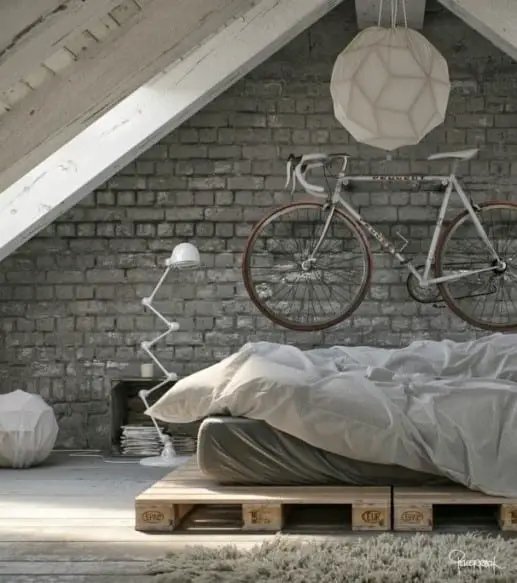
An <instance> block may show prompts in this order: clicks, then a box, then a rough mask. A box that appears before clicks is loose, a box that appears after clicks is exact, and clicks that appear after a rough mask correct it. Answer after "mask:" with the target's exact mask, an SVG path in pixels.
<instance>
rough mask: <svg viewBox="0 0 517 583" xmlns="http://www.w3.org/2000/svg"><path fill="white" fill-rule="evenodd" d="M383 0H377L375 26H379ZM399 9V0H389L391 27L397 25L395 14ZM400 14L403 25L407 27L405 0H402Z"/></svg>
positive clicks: (396, 14)
mask: <svg viewBox="0 0 517 583" xmlns="http://www.w3.org/2000/svg"><path fill="white" fill-rule="evenodd" d="M383 4H384V0H380V2H379V14H378V17H377V26H379V27H380V26H381V22H382V8H383ZM398 9H399V0H390V11H391V28H396V26H397V16H398ZM402 15H403V18H404V27H405V28H407V27H408V26H407V12H406V0H402Z"/></svg>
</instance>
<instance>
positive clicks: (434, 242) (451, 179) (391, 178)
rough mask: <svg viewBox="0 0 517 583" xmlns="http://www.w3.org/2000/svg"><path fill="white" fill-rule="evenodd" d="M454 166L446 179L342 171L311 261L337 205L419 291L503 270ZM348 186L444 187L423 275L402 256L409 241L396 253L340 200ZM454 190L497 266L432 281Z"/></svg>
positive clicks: (386, 241)
mask: <svg viewBox="0 0 517 583" xmlns="http://www.w3.org/2000/svg"><path fill="white" fill-rule="evenodd" d="M456 165H457V163H456V164H455V165H454V169H453V170H452V172H451V174H449V175H448V176H445V175H444V176H425V175H409V176H407V175H389V174H388V175H377V176H359V175H357V176H354V175H347V174H345V172H344V171H341V172H340V174H339V176H338V179H337V182H336V187H335V189H334V193H333V194H332V195H331V196H329V203H328V204H329V205H330V213H329V216H328V217H327V220H326V222H325V225H324V227H323V232H322V234H321V237H320V239H319V241H318V243H317V244H316V247H315V248H314V250H313V252H312V254H311V257H312V256H313V255H315V254H316V252H317V251H318V249H319V247H320V245H321V243H322V242H323V240H324V239H325V236H326V234H327V231H328V228H329V226H330V223H331V221H332V217H333V215H334V210H335V208H336V206H337V205H338V204H340V205H341V206H343V208H344V209H345V210H346V211H347V213H348V214H349V215H350V217H352V218H353V219H354V220H355V221H356V222H357V223H359V224H360V225H361V226H362V227H363V229H365V230H366V231H367V232H368V233H369V234H370V235H371V236H372V237H374V239H376V240H377V241H378V243H379V244H380V246H381V248H382V249H383V251H385V252H387V253H389V254H390V255H391V256H392V257H394V258H395V259H397V261H399V262H400V263H401V264H402V265H405V267H406V268H407V269H408V270H409V271H410V272H411V273H412V274H413V275H414V276H415V277H416V279H417V280H418V282H419V285H421V286H422V287H427V286H429V285H435V284H439V283H444V282H447V281H455V280H458V279H461V278H464V277H467V276H469V275H475V274H479V273H484V272H487V271H494V270H495V269H498V268H500V267H503V266H504V264H503V262H502V261H501V260H500V258H499V256H498V254H497V252H496V250H495V249H494V246H493V245H492V243H491V242H490V240H489V238H488V236H487V234H486V232H485V230H484V228H483V225H482V224H481V222H480V220H479V218H478V216H477V214H476V211H475V209H474V207H473V206H472V204H471V202H470V200H469V198H468V197H467V195H466V193H465V191H464V190H463V188H462V187H461V184H460V183H459V181H458V179H457V178H456V175H455V169H456ZM344 167H346V163H345V165H344ZM351 182H417V183H430V182H434V183H436V182H440V183H441V184H442V185H443V186H446V189H445V193H444V197H443V201H442V204H441V207H440V210H439V213H438V217H437V219H436V223H435V228H434V232H433V236H432V239H431V244H430V246H429V251H428V253H427V257H426V260H425V265H424V272H423V275H421V274H420V273H418V271H417V269H416V268H415V266H414V264H413V262H412V260H411V259H408V258H406V257H405V256H404V255H403V254H402V251H403V249H404V248H405V247H406V245H407V244H408V243H409V241H407V240H406V239H404V237H402V236H401V238H402V239H404V240H405V245H403V247H402V248H401V249H399V250H397V249H396V248H395V245H394V244H393V242H392V241H390V240H389V239H388V238H387V237H385V236H384V235H383V234H382V233H380V232H379V231H378V230H377V229H376V228H375V227H373V225H371V224H370V223H369V222H368V221H366V220H365V219H363V217H362V216H361V214H360V213H359V212H358V211H356V210H355V209H354V207H353V206H352V205H351V204H350V203H348V202H347V201H346V200H344V199H343V196H342V195H341V190H342V188H343V186H347V185H348V184H349V183H351ZM453 190H454V191H455V192H456V193H457V194H458V196H459V197H460V199H461V201H462V203H463V206H464V207H465V209H466V210H467V212H468V213H469V215H470V217H471V219H472V222H473V223H474V226H475V228H476V231H477V232H478V235H479V237H480V238H481V240H482V241H483V243H484V244H485V245H486V246H487V248H488V250H489V251H490V254H491V255H492V257H493V259H494V262H495V263H496V265H494V266H491V267H485V268H482V269H475V270H459V271H455V272H453V273H451V274H450V275H445V276H442V277H434V278H433V277H430V273H431V269H432V264H433V260H434V257H435V252H436V249H437V247H438V242H439V238H440V233H441V230H442V225H443V222H444V220H445V214H446V212H447V209H448V206H449V201H450V197H451V194H452V191H453Z"/></svg>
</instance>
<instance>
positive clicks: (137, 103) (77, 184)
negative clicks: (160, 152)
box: [0, 0, 341, 260]
mask: <svg viewBox="0 0 517 583" xmlns="http://www.w3.org/2000/svg"><path fill="white" fill-rule="evenodd" d="M340 2H341V0H333V1H329V0H262V1H261V2H259V3H257V4H256V5H255V6H254V7H253V8H252V9H251V10H249V11H248V12H247V13H246V14H245V15H244V16H243V17H240V18H238V19H235V20H234V21H233V22H231V23H230V24H229V25H228V26H226V27H225V28H224V29H222V30H220V31H219V32H218V33H217V34H215V35H213V36H212V37H211V38H210V39H209V40H208V41H207V42H205V43H204V44H203V45H202V46H200V47H199V48H197V49H196V50H194V51H192V52H191V53H190V54H189V55H188V56H186V57H185V58H183V59H181V60H179V61H177V62H176V63H174V64H173V65H171V66H170V67H169V68H168V69H166V70H164V71H163V72H162V73H161V74H159V75H157V76H156V77H155V78H154V79H152V80H151V81H150V82H148V83H146V84H145V85H144V86H142V87H141V88H140V89H138V90H137V91H135V92H134V93H132V94H131V95H130V96H128V97H127V98H126V99H124V100H123V101H122V102H121V103H119V104H118V105H116V106H115V107H114V108H113V109H111V110H110V111H109V112H107V113H106V114H104V115H103V116H102V117H101V118H99V119H98V120H97V121H95V122H94V123H92V124H91V125H90V126H89V127H88V128H86V129H85V130H84V131H82V132H81V133H80V134H79V135H77V136H76V137H75V138H74V139H72V140H71V141H70V142H69V143H67V144H66V145H65V146H63V147H62V148H60V149H59V150H58V151H56V152H55V153H53V154H52V155H51V156H49V157H48V158H47V159H46V160H44V161H43V162H42V163H40V164H39V165H38V166H36V167H35V168H34V169H33V170H31V171H30V172H29V173H28V174H26V175H25V176H23V177H22V178H21V179H20V180H18V181H17V182H16V183H14V184H13V185H12V186H10V187H9V188H7V190H5V191H4V192H3V193H2V194H1V195H0V260H1V259H3V258H5V257H6V256H7V255H9V254H10V253H12V252H13V251H14V250H15V249H17V248H18V247H19V246H20V245H22V244H23V243H25V242H26V241H27V240H29V239H30V238H31V237H33V236H34V235H35V234H36V233H37V232H38V231H39V230H40V229H42V228H44V227H46V226H47V225H49V224H50V223H51V222H52V221H54V220H55V219H56V218H57V217H58V216H60V215H61V214H62V213H64V212H65V211H67V210H68V209H69V208H71V207H72V206H74V205H75V204H76V203H77V202H78V201H80V200H81V199H82V198H83V197H84V196H86V195H87V194H89V193H90V192H91V191H92V190H93V189H95V188H96V187H98V186H100V185H101V184H103V183H104V182H105V181H106V180H107V179H108V178H110V177H111V176H112V175H114V174H115V173H116V172H118V171H119V170H121V169H122V168H124V167H125V166H126V165H127V164H128V163H129V162H131V161H132V160H134V159H135V158H136V157H138V156H139V155H140V154H141V153H142V152H144V151H146V150H147V149H148V148H149V147H150V146H151V145H153V144H154V143H156V142H157V141H159V140H160V139H161V138H163V137H164V136H166V135H167V134H168V133H170V132H171V131H172V130H174V129H175V128H177V127H178V126H179V125H180V124H181V123H183V122H184V121H185V120H187V119H188V118H189V117H191V116H192V115H193V114H194V113H196V112H197V111H199V110H200V109H201V108H202V107H204V106H205V105H206V104H207V103H209V102H210V101H212V100H213V99H214V98H215V97H216V96H218V95H219V94H221V93H222V92H223V91H225V90H226V89H227V88H228V87H230V86H231V85H233V84H234V83H235V82H236V81H237V80H238V79H240V78H241V77H242V76H243V75H245V74H246V73H248V72H249V71H251V70H252V69H253V68H255V67H256V66H257V65H259V64H260V63H261V62H263V61H264V60H265V59H267V58H268V57H270V56H271V55H272V54H273V53H275V52H276V51H277V50H278V49H279V48H281V47H282V46H284V45H285V44H286V43H288V42H289V41H290V40H292V39H293V38H294V37H295V36H297V35H298V34H299V33H300V32H302V31H303V30H304V29H306V28H307V27H309V26H311V25H312V24H313V23H314V22H316V21H317V20H318V19H319V18H321V17H322V16H323V15H324V14H326V13H327V12H328V11H330V10H331V9H332V8H334V7H335V6H336V5H337V4H339V3H340Z"/></svg>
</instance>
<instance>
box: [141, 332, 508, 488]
mask: <svg viewBox="0 0 517 583" xmlns="http://www.w3.org/2000/svg"><path fill="white" fill-rule="evenodd" d="M147 412H148V413H150V414H152V415H154V416H155V417H157V418H159V419H162V420H164V421H167V422H176V423H178V422H179V423H183V422H185V423H186V422H190V421H193V420H196V419H202V418H204V417H207V416H210V415H217V414H230V415H233V416H242V417H249V418H252V419H262V420H264V421H266V422H267V423H269V424H270V425H272V426H273V427H275V428H277V429H279V430H281V431H284V432H285V433H288V434H290V435H293V436H295V437H297V438H299V439H302V440H303V441H305V442H307V443H309V444H311V445H313V446H316V447H319V448H322V449H325V450H327V451H331V452H333V453H336V454H338V455H343V456H345V457H348V458H353V459H357V460H362V461H368V462H374V463H380V464H396V465H400V466H403V467H406V468H410V469H413V470H417V471H423V472H428V473H434V474H438V475H443V476H446V477H448V478H450V479H452V480H454V481H456V482H459V483H461V484H464V485H465V486H468V487H469V488H473V489H478V490H481V491H482V492H486V493H487V494H492V495H500V496H511V497H517V447H516V446H517V443H516V441H517V439H516V438H517V335H501V334H496V335H492V336H488V337H485V338H482V339H479V340H476V341H472V342H465V343H455V342H452V341H448V340H444V341H441V342H434V341H419V342H413V343H412V344H411V345H409V346H408V347H406V348H402V349H392V350H389V349H381V348H370V347H332V348H324V349H315V350H308V351H301V350H299V349H297V348H294V347H292V346H285V345H280V344H273V343H267V342H258V343H250V344H246V345H245V346H243V347H242V348H241V350H239V351H238V352H237V353H235V354H233V355H232V356H230V357H228V358H226V359H225V360H223V361H221V362H219V363H218V364H216V365H214V366H212V367H209V368H207V369H204V370H202V371H200V372H198V373H195V374H193V375H190V376H189V377H186V378H184V379H181V380H180V381H178V382H177V383H176V384H175V385H174V386H173V387H172V388H171V389H170V390H169V391H168V392H167V393H166V394H165V395H164V396H163V397H162V398H161V399H160V400H159V401H157V403H156V404H154V405H153V406H152V407H151V408H150V409H149V410H148V411H147Z"/></svg>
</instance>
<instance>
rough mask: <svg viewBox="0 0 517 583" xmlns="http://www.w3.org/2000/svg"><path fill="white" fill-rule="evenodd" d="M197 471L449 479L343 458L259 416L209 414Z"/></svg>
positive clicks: (397, 480)
mask: <svg viewBox="0 0 517 583" xmlns="http://www.w3.org/2000/svg"><path fill="white" fill-rule="evenodd" d="M197 459H198V463H199V468H200V469H201V472H202V473H203V474H204V475H205V476H206V477H208V478H210V479H212V480H215V481H216V482H219V483H221V484H262V485H280V484H282V485H303V484H315V485H325V484H350V485H362V486H419V485H426V486H440V485H450V484H451V482H450V481H448V480H446V479H444V478H442V477H439V476H434V475H430V474H424V473H420V472H416V471H413V470H410V469H406V468H402V467H399V466H393V465H381V464H373V463H368V462H361V461H357V460H352V459H348V458H345V457H342V456H339V455H336V454H334V453H330V452H327V451H325V450H322V449H318V448H317V447H313V446H312V445H309V444H307V443H305V442H304V441H301V440H300V439H298V438H296V437H292V436H291V435H288V434H286V433H283V432H282V431H279V430H277V429H275V428H273V427H271V426H270V425H268V424H267V423H265V422H264V421H258V420H254V419H246V418H240V417H209V418H207V419H205V420H204V421H203V422H202V423H201V426H200V428H199V433H198V449H197Z"/></svg>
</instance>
